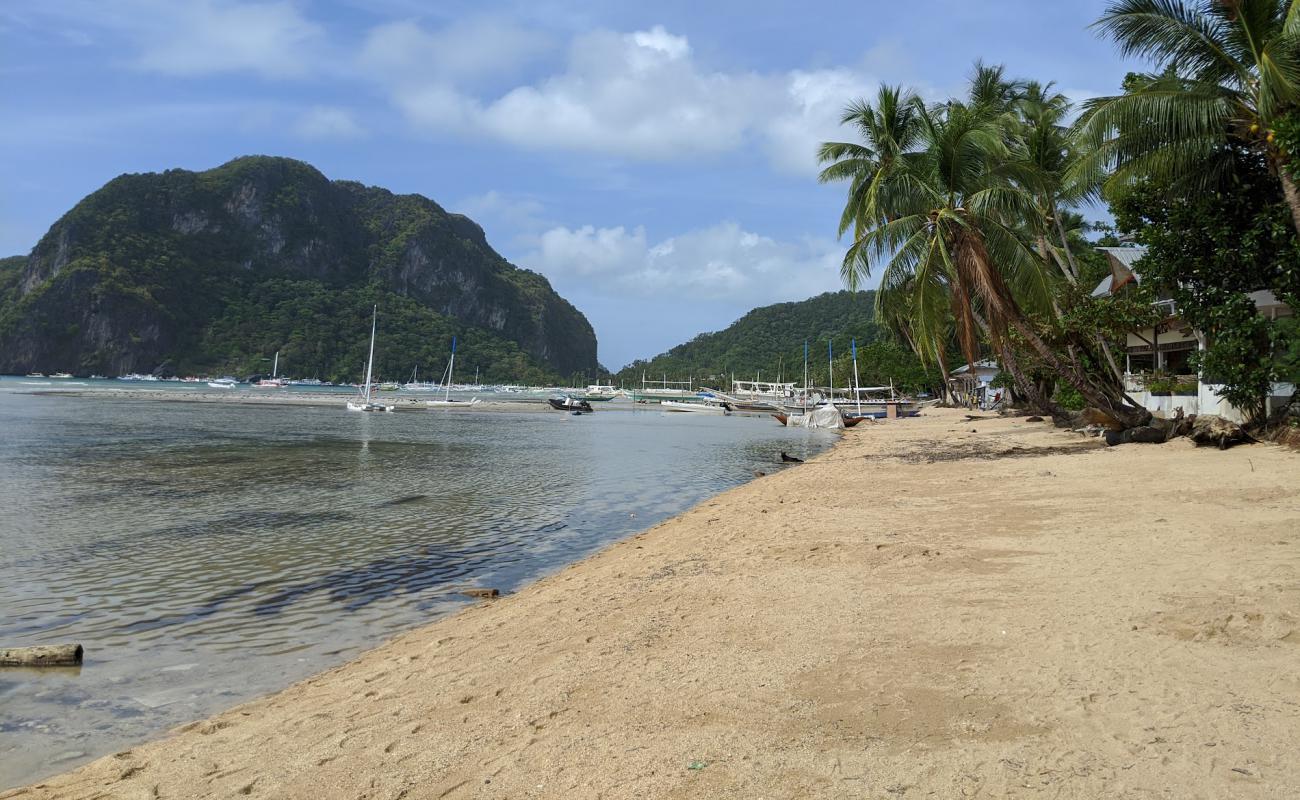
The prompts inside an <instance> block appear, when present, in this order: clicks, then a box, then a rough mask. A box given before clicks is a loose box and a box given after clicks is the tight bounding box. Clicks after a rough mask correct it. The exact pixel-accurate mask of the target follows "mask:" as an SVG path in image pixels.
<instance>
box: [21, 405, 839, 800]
mask: <svg viewBox="0 0 1300 800" xmlns="http://www.w3.org/2000/svg"><path fill="white" fill-rule="evenodd" d="M0 388H3V387H0ZM0 428H3V429H4V430H5V431H6V432H7V433H10V434H11V435H8V436H6V437H4V438H3V439H0V507H3V508H5V509H6V510H7V513H6V514H5V515H3V516H0V608H2V609H3V610H4V613H3V614H2V615H0V638H3V639H4V641H5V642H6V643H14V644H39V643H47V642H58V641H73V640H75V641H79V642H81V643H82V644H84V645H85V646H86V651H87V664H86V666H85V667H84V668H83V669H82V670H81V671H80V672H79V673H75V674H74V673H66V672H65V671H54V672H46V673H39V674H32V675H29V674H26V673H22V674H19V675H17V676H16V677H14V678H12V679H10V678H6V681H5V682H4V683H0V696H2V697H3V698H4V702H3V704H2V705H0V787H3V786H6V785H12V784H15V783H18V782H20V781H24V780H28V779H34V778H36V777H39V776H40V775H43V774H46V773H49V772H51V771H53V770H55V769H56V768H57V769H65V768H67V767H69V766H71V764H70V763H69V762H59V763H58V764H57V765H56V764H54V762H53V761H52V760H51V755H52V754H57V753H66V752H68V751H70V750H83V751H85V752H86V753H87V754H88V757H91V756H95V755H98V754H101V753H104V752H108V751H109V750H111V749H113V748H116V747H120V746H124V745H126V744H128V743H130V742H133V741H137V740H139V739H140V738H143V737H145V736H148V735H150V734H153V733H156V732H158V731H161V730H164V729H166V728H168V727H171V726H174V725H177V724H180V723H182V722H184V721H186V720H188V719H192V718H195V717H198V716H202V715H205V714H208V713H211V712H213V711H216V710H218V709H219V708H221V707H224V706H228V705H231V704H233V703H235V702H238V701H239V700H241V699H244V698H248V697H251V696H254V695H257V694H259V693H264V692H267V691H271V690H274V689H276V688H279V687H281V686H284V685H286V684H287V683H289V682H291V681H293V680H295V679H298V678H301V677H304V676H305V675H307V674H309V673H311V672H315V671H318V670H320V669H323V668H325V667H326V666H329V665H330V664H333V663H337V662H338V661H340V660H342V659H345V658H347V657H349V656H351V655H354V654H356V653H357V652H359V651H361V650H363V649H365V648H368V647H371V646H373V645H375V644H376V643H378V642H379V641H382V640H383V639H384V638H386V637H389V636H391V635H393V634H394V633H397V632H399V631H401V630H404V629H407V628H410V627H412V626H414V625H418V624H420V623H423V622H426V621H428V620H429V619H430V618H432V617H433V616H436V615H437V614H441V613H444V612H446V611H448V610H451V609H454V608H456V607H458V606H459V605H460V604H461V603H463V602H464V600H463V598H461V597H460V596H459V595H458V594H457V589H458V588H460V587H463V586H465V585H469V584H485V585H491V586H495V587H498V588H501V589H503V590H507V591H508V590H511V589H513V588H516V587H518V586H520V585H521V584H523V583H525V582H527V581H529V580H532V579H534V578H536V577H537V576H539V575H542V574H545V573H547V572H549V571H552V570H554V569H555V568H557V567H558V566H560V565H562V564H565V563H568V562H570V561H572V560H574V559H575V558H579V557H581V556H583V555H585V554H587V553H590V552H592V551H593V550H595V549H596V548H598V547H600V546H601V545H603V544H605V543H607V542H609V541H611V540H613V539H616V538H618V537H621V536H624V535H627V534H629V533H631V532H633V531H635V530H639V529H642V528H644V527H646V526H649V525H652V524H654V523H655V522H657V521H659V520H661V519H663V518H665V517H667V516H670V515H672V514H674V513H677V512H679V511H681V510H683V509H684V508H686V507H688V506H690V505H691V504H693V503H695V502H697V501H698V500H700V499H702V498H704V497H707V496H709V495H710V494H713V493H716V492H718V491H720V490H722V489H725V488H727V487H730V486H734V485H737V484H739V483H742V482H744V481H746V480H748V479H749V478H750V477H751V476H752V473H753V471H754V470H755V469H763V470H766V471H770V470H772V469H774V468H778V467H777V466H776V465H775V463H774V462H775V460H776V455H777V454H778V453H779V452H780V451H781V450H786V451H788V452H792V453H796V454H801V455H803V456H807V455H811V454H813V453H815V452H816V451H818V450H820V449H822V448H823V447H825V446H826V445H827V444H828V443H829V441H830V440H831V439H830V437H828V436H825V435H817V434H811V435H810V434H809V432H806V431H788V430H786V429H783V428H781V427H779V426H777V425H776V424H774V423H773V422H771V421H770V420H767V419H745V418H726V419H723V418H713V419H698V418H694V417H691V416H689V415H675V416H673V415H667V416H666V415H660V414H659V413H656V412H642V411H623V412H616V411H609V412H604V411H602V412H601V413H597V414H593V415H587V416H583V417H571V416H568V415H561V414H555V415H547V414H521V415H496V414H471V415H447V414H418V413H404V414H394V415H386V416H384V417H370V416H368V415H352V414H347V413H345V412H342V411H340V410H338V409H330V408H279V407H268V408H256V409H250V408H243V407H239V406H204V405H195V404H185V403H147V402H127V403H111V402H97V401H89V400H83V399H76V398H59V397H39V398H37V397H30V396H26V395H19V394H11V393H6V392H3V391H0Z"/></svg>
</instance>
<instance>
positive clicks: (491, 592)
mask: <svg viewBox="0 0 1300 800" xmlns="http://www.w3.org/2000/svg"><path fill="white" fill-rule="evenodd" d="M460 593H461V594H463V595H465V596H466V597H481V598H487V597H497V596H499V595H500V594H501V591H500V590H498V589H461V590H460Z"/></svg>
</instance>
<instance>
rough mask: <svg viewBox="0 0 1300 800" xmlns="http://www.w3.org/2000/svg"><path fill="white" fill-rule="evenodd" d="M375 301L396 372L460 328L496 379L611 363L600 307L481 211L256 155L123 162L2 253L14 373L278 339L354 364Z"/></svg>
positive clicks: (170, 365)
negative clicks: (577, 295) (566, 288)
mask: <svg viewBox="0 0 1300 800" xmlns="http://www.w3.org/2000/svg"><path fill="white" fill-rule="evenodd" d="M375 303H378V304H379V307H380V312H379V313H380V317H379V319H380V323H379V348H378V349H379V359H378V369H379V373H380V374H382V375H384V376H386V377H387V378H390V379H393V378H399V377H402V376H405V375H406V374H408V373H409V372H410V371H411V370H412V369H413V368H414V367H416V366H423V370H422V371H424V372H426V373H427V372H434V373H436V372H437V371H438V370H439V369H440V368H441V366H442V364H443V362H444V361H445V360H446V355H447V350H448V348H449V346H450V344H451V337H452V335H457V336H459V337H460V340H461V350H460V353H459V358H458V364H459V365H462V366H463V368H464V369H467V370H469V371H470V374H472V371H473V370H474V369H475V368H476V367H479V368H481V369H482V377H483V378H484V379H485V380H501V381H514V380H538V381H540V380H546V379H547V378H551V377H558V376H566V377H567V376H573V375H579V374H583V373H586V374H591V375H594V374H595V373H596V372H597V371H599V369H600V366H599V364H597V361H596V337H595V334H594V333H593V331H592V328H591V325H590V323H588V321H587V319H586V317H584V316H583V315H582V313H580V312H579V311H578V310H577V309H575V308H574V307H573V306H572V305H570V304H569V303H568V302H567V301H566V300H564V299H563V298H562V297H560V296H559V295H558V294H556V293H555V291H554V290H553V289H552V288H551V286H550V284H549V283H548V282H547V280H546V279H545V278H544V277H542V276H541V275H539V274H537V273H535V272H531V271H528V270H525V269H520V268H518V267H515V266H513V265H511V264H510V263H509V262H507V261H506V260H505V259H504V258H502V257H501V256H500V255H499V254H498V253H497V252H496V251H495V250H493V249H492V247H491V246H490V245H488V243H487V239H486V238H485V236H484V233H483V230H482V228H480V227H479V226H478V225H477V224H475V223H474V222H473V221H472V220H470V219H469V218H467V217H464V216H462V215H459V214H452V213H448V212H447V211H445V210H443V209H442V208H441V207H440V206H438V204H436V203H434V202H433V201H432V200H429V199H428V198H425V197H422V196H420V195H395V194H393V193H391V192H389V191H387V190H384V189H380V188H375V187H368V186H363V185H361V184H359V183H355V182H351V181H331V180H329V179H328V178H326V177H325V176H324V175H322V174H321V173H320V172H319V171H317V170H316V169H315V168H313V167H311V166H310V165H308V164H305V163H302V162H300V161H294V160H291V159H286V158H273V157H265V156H253V157H245V158H239V159H235V160H234V161H231V162H229V163H227V164H224V165H222V166H220V167H217V168H216V169H211V170H207V171H205V172H191V171H187V170H180V169H173V170H168V171H166V172H163V173H161V174H159V173H145V174H130V175H122V176H120V177H118V178H115V179H113V180H112V181H110V182H109V183H107V184H106V185H105V186H104V187H102V188H101V189H99V190H98V191H96V192H94V193H93V194H91V195H89V196H88V197H86V198H85V199H83V200H82V201H81V202H80V203H78V204H77V205H76V206H75V207H74V208H73V209H72V210H71V211H69V212H68V213H67V214H65V215H64V216H63V217H62V218H61V219H60V220H59V221H57V222H56V223H54V225H53V226H52V227H51V228H50V230H49V232H48V233H46V235H45V236H44V237H43V238H42V239H41V240H40V242H39V243H38V244H37V245H36V247H35V248H34V249H33V250H32V252H31V254H30V255H29V256H27V257H25V258H9V259H0V372H9V373H14V372H18V373H22V372H27V371H30V370H41V371H54V370H66V371H70V372H74V373H77V374H89V373H96V372H97V373H103V374H109V375H112V374H122V373H127V372H160V373H172V372H175V373H190V372H213V373H215V372H234V373H236V374H241V375H243V374H249V373H253V372H259V371H267V368H269V364H268V363H267V361H266V359H267V358H268V357H269V356H270V355H271V354H273V353H274V352H276V351H280V352H281V362H282V364H283V365H284V366H285V369H286V371H287V372H289V373H290V374H293V375H298V376H304V377H306V376H317V377H321V378H333V379H345V378H351V379H352V380H356V379H357V373H358V372H359V368H360V363H361V361H362V360H364V357H365V356H364V350H365V344H366V342H365V339H366V336H367V334H368V331H369V317H370V308H371V306H372V305H373V304H375ZM459 375H460V376H462V377H468V376H467V375H466V373H465V372H459ZM435 377H436V375H435Z"/></svg>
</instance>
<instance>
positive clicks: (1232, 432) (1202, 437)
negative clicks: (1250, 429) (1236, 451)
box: [1189, 415, 1255, 450]
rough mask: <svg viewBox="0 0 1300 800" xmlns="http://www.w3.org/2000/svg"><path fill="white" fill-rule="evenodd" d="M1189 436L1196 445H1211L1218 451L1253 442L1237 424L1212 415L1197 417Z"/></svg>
mask: <svg viewBox="0 0 1300 800" xmlns="http://www.w3.org/2000/svg"><path fill="white" fill-rule="evenodd" d="M1189 435H1190V436H1191V439H1192V441H1193V442H1196V444H1198V445H1207V444H1212V445H1215V446H1217V447H1218V448H1219V449H1220V450H1227V449H1228V448H1229V447H1232V446H1233V445H1234V444H1242V443H1244V442H1253V441H1255V440H1254V438H1252V437H1251V435H1250V434H1248V433H1246V431H1245V430H1243V429H1242V427H1241V426H1240V425H1238V424H1237V423H1235V422H1232V421H1230V420H1226V419H1224V418H1223V417H1216V416H1213V415H1209V416H1199V417H1197V418H1196V422H1194V423H1192V432H1191V434H1189Z"/></svg>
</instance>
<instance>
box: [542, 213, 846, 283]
mask: <svg viewBox="0 0 1300 800" xmlns="http://www.w3.org/2000/svg"><path fill="white" fill-rule="evenodd" d="M841 255H842V252H841V249H840V247H839V245H837V244H836V243H835V242H833V241H829V240H812V239H807V240H803V241H798V242H782V241H777V240H775V239H772V238H770V237H767V236H762V235H760V234H756V233H753V232H750V231H746V230H744V229H743V228H742V227H741V226H740V225H738V224H736V223H734V222H722V223H719V224H717V225H713V226H711V227H708V228H701V229H697V230H693V231H688V232H686V233H683V234H680V235H678V236H673V237H670V238H667V239H664V240H662V241H659V242H655V243H652V242H650V240H649V238H648V237H647V235H646V232H645V229H644V228H642V227H636V228H631V229H629V228H626V227H623V226H618V227H613V228H597V227H594V226H592V225H584V226H581V227H578V228H567V227H555V228H551V229H550V230H548V231H546V232H545V233H543V234H541V236H539V237H538V239H537V244H536V246H535V248H534V250H533V252H531V253H529V254H528V255H526V256H525V257H524V258H523V263H524V264H525V265H526V266H529V267H531V268H534V269H538V270H539V271H541V272H542V273H544V274H546V275H547V276H548V277H551V278H554V279H557V280H565V279H567V278H580V279H582V280H583V281H584V282H585V283H586V285H589V286H593V287H594V288H602V289H605V290H607V291H613V292H618V293H620V294H632V295H641V296H659V297H675V298H678V299H681V300H712V299H718V298H725V299H727V300H729V301H733V302H749V303H761V302H768V301H772V300H776V299H781V298H784V297H787V296H788V295H789V294H790V293H791V289H792V287H797V292H796V293H807V294H816V293H818V292H823V291H829V290H832V289H837V288H840V285H839V263H840V258H841Z"/></svg>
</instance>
